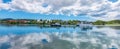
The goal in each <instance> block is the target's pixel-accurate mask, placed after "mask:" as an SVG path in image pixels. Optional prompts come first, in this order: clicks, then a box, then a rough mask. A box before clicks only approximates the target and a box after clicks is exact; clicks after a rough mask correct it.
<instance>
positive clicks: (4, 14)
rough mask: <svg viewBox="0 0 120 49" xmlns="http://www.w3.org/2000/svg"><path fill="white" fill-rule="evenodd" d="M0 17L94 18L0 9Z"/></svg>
mask: <svg viewBox="0 0 120 49" xmlns="http://www.w3.org/2000/svg"><path fill="white" fill-rule="evenodd" d="M0 18H14V19H61V20H83V21H84V20H85V21H93V20H94V19H92V18H90V17H89V16H73V15H72V16H67V15H54V14H49V15H47V14H39V13H29V12H24V11H8V10H1V11H0Z"/></svg>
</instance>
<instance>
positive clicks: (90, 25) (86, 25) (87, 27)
mask: <svg viewBox="0 0 120 49" xmlns="http://www.w3.org/2000/svg"><path fill="white" fill-rule="evenodd" d="M76 26H79V27H80V28H81V29H83V30H85V29H92V27H93V25H92V23H84V22H81V23H79V24H77V25H76Z"/></svg>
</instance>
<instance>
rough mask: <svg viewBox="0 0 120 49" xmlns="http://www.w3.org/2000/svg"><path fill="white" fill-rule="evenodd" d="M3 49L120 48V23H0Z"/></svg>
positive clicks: (0, 47)
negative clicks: (59, 24) (51, 25)
mask: <svg viewBox="0 0 120 49" xmlns="http://www.w3.org/2000/svg"><path fill="white" fill-rule="evenodd" d="M0 49H120V26H116V27H115V26H112V27H110V26H99V27H98V26H94V27H93V28H92V29H82V28H80V27H41V26H35V25H34V26H17V25H12V26H9V25H0Z"/></svg>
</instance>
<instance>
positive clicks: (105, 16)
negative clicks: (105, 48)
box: [0, 0, 120, 21]
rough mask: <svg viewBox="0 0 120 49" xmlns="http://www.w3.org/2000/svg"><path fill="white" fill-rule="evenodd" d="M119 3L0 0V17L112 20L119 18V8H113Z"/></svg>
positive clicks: (103, 0) (112, 0)
mask: <svg viewBox="0 0 120 49" xmlns="http://www.w3.org/2000/svg"><path fill="white" fill-rule="evenodd" d="M1 1H2V2H1ZM21 1H22V2H21ZM33 1H34V2H33ZM79 1H80V2H79ZM57 2H59V3H57ZM36 3H37V4H36ZM93 3H94V4H95V5H94V4H93ZM100 3H101V4H100ZM119 3H120V1H119V0H100V1H97V0H93V1H92V2H91V1H89V0H84V1H83V0H45V1H40V0H0V18H1V19H2V18H14V19H62V20H87V21H94V20H99V19H100V20H114V19H120V17H119V16H118V15H119V14H118V13H119V11H118V10H119V8H114V7H117V5H119ZM98 5H99V6H98ZM98 7H99V8H98ZM108 9H109V10H108ZM113 9H114V10H113ZM69 15H70V16H69ZM117 17H119V18H117Z"/></svg>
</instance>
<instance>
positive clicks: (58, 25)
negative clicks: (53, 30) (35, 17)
mask: <svg viewBox="0 0 120 49" xmlns="http://www.w3.org/2000/svg"><path fill="white" fill-rule="evenodd" d="M50 26H51V27H61V24H59V23H55V24H51V25H50Z"/></svg>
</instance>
